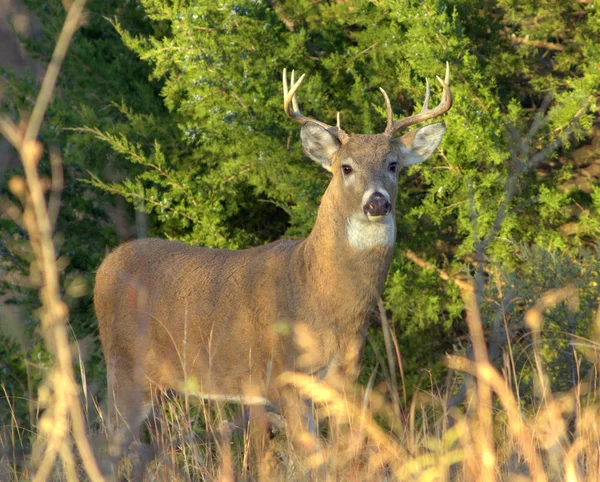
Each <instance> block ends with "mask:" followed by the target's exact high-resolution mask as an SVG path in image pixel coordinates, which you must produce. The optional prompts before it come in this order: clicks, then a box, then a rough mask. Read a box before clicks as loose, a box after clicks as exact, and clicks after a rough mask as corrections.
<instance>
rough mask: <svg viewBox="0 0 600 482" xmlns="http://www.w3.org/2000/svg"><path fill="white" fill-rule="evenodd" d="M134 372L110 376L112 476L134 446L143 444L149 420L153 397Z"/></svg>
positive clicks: (109, 446) (113, 373) (110, 453)
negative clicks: (142, 435) (143, 428)
mask: <svg viewBox="0 0 600 482" xmlns="http://www.w3.org/2000/svg"><path fill="white" fill-rule="evenodd" d="M130 373H132V371H130V370H127V369H125V370H120V371H119V370H115V369H114V365H113V369H109V373H108V433H109V437H108V452H109V459H110V466H111V472H113V473H114V474H116V473H117V472H118V467H119V462H120V460H121V457H122V456H123V455H124V454H125V452H126V451H127V449H128V448H129V446H130V445H131V444H132V442H137V443H139V440H140V428H141V425H142V422H143V421H144V419H145V418H146V417H147V416H148V413H149V408H150V403H149V402H150V401H151V398H150V394H149V392H148V391H147V390H146V389H145V387H143V386H142V385H141V383H136V381H137V380H136V378H137V377H134V376H131V375H129V374H130Z"/></svg>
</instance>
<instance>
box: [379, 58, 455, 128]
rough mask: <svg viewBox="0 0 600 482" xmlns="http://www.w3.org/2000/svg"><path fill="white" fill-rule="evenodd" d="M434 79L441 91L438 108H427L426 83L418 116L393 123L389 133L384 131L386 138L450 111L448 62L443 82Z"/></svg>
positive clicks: (450, 97)
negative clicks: (423, 98)
mask: <svg viewBox="0 0 600 482" xmlns="http://www.w3.org/2000/svg"><path fill="white" fill-rule="evenodd" d="M436 79H437V80H438V82H439V83H440V84H441V85H442V89H443V92H442V100H441V101H440V103H439V104H438V106H437V107H434V108H433V109H430V108H429V96H430V90H429V81H428V82H427V89H426V93H425V102H423V108H422V109H421V112H420V113H419V114H416V115H412V116H410V117H405V118H404V119H400V120H399V121H396V122H394V124H393V126H392V129H391V133H390V132H388V129H386V130H385V134H386V135H387V136H390V137H391V136H392V135H394V133H396V132H397V131H399V130H400V129H403V128H405V127H409V126H412V125H415V124H418V123H420V122H424V121H426V120H429V119H433V118H434V117H438V116H440V115H442V114H444V113H445V112H448V110H450V107H452V91H451V90H450V65H449V64H448V62H446V75H445V76H444V80H442V79H441V78H439V77H436Z"/></svg>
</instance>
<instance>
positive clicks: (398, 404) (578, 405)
mask: <svg viewBox="0 0 600 482" xmlns="http://www.w3.org/2000/svg"><path fill="white" fill-rule="evenodd" d="M84 3H85V2H84V1H81V0H76V1H75V2H73V3H72V6H71V7H70V10H69V14H68V17H67V20H66V23H65V26H64V29H63V33H62V34H61V37H60V38H59V40H58V43H57V47H56V50H55V54H54V57H53V60H52V62H51V64H50V66H49V68H48V72H47V74H46V77H45V79H44V83H43V85H42V88H41V93H40V96H39V98H38V101H37V103H36V106H35V109H34V111H33V113H32V115H31V117H30V118H29V122H28V123H27V124H26V126H25V127H24V128H23V129H19V128H17V127H16V126H15V125H14V124H13V123H12V122H11V121H10V120H9V119H7V118H4V119H2V120H1V121H0V129H1V131H2V133H3V135H4V136H5V137H6V138H7V139H8V140H9V141H10V142H11V143H12V144H13V145H14V146H15V148H16V149H17V151H18V152H19V154H20V157H21V160H22V162H23V167H24V171H25V178H21V177H15V178H13V179H12V180H11V181H10V189H11V191H12V193H13V194H14V195H15V196H16V197H17V198H19V200H20V201H21V207H18V206H16V205H14V204H10V205H9V204H7V203H8V202H9V201H8V200H5V202H4V207H5V212H6V213H8V214H9V215H10V216H11V217H12V218H13V219H14V220H15V221H16V222H18V223H20V224H21V225H23V226H24V227H25V228H26V229H27V231H28V233H29V237H30V240H31V250H32V253H33V254H34V261H33V265H32V271H34V272H37V273H39V275H40V280H41V283H40V298H41V301H42V304H43V308H42V315H41V319H42V330H43V333H44V336H45V340H46V343H47V346H48V348H49V350H50V351H51V352H52V353H53V354H54V355H55V358H56V364H55V368H54V369H53V370H52V371H51V372H50V373H49V374H48V378H47V380H46V381H45V383H44V384H43V385H42V386H41V387H40V389H39V393H38V397H37V398H38V400H39V404H40V405H41V406H42V407H43V409H44V410H43V413H42V415H41V416H40V417H39V418H38V420H37V424H36V430H37V433H36V434H35V439H36V441H35V443H34V450H33V454H32V455H27V456H25V457H23V456H22V454H20V453H17V449H16V447H21V446H23V441H22V440H21V437H22V436H23V433H24V430H23V428H22V427H19V425H18V422H17V420H16V417H15V419H14V423H13V424H12V425H11V426H9V427H4V429H3V431H2V432H1V433H0V449H1V450H2V452H1V454H2V455H1V457H0V468H1V472H0V479H2V480H21V479H29V478H31V479H32V480H34V481H43V480H66V481H73V480H79V479H89V480H95V481H100V480H105V479H106V476H105V475H103V474H102V472H101V470H100V467H101V466H103V465H104V464H105V463H106V460H107V458H108V456H107V451H106V440H105V433H106V427H105V424H104V418H103V411H102V410H101V409H100V408H99V406H96V410H95V411H94V413H88V412H84V410H83V408H82V397H83V394H84V393H87V387H85V385H84V386H81V385H79V384H78V383H77V382H76V377H75V373H74V367H73V362H72V360H73V353H72V350H71V347H70V345H69V338H68V332H67V326H68V325H67V323H68V309H67V307H66V305H65V303H64V302H63V301H62V299H61V294H60V289H59V287H60V284H59V275H58V273H59V270H58V268H57V266H56V251H55V248H54V244H53V225H52V224H53V221H54V220H55V219H56V215H57V209H58V203H59V195H60V190H61V182H62V177H61V174H60V173H61V170H60V157H59V155H58V153H57V152H51V153H50V155H51V159H52V165H53V176H52V180H51V182H49V183H48V182H45V181H44V180H42V179H40V177H39V174H38V170H37V166H38V163H39V161H40V159H41V157H42V155H43V147H42V145H41V144H40V143H39V142H38V141H37V140H36V137H37V134H38V131H39V128H40V125H41V122H42V119H43V117H44V113H45V110H46V107H47V105H48V102H49V100H50V98H51V95H52V91H53V88H54V84H55V82H56V77H57V75H58V71H59V69H60V64H61V62H62V59H63V58H64V56H65V54H66V51H67V47H68V44H69V42H70V39H71V37H72V35H73V33H74V32H75V30H76V28H77V27H78V25H79V24H80V21H81V18H82V14H83V5H84ZM407 256H408V257H409V258H410V259H412V260H413V261H414V262H415V263H417V264H419V265H420V266H422V267H423V268H424V269H433V268H432V266H430V265H429V264H428V263H427V262H426V261H424V260H421V259H420V258H419V257H418V256H416V255H415V254H414V253H407ZM439 275H440V276H441V277H442V278H444V279H447V280H448V281H451V282H455V283H457V285H458V286H459V287H460V289H461V293H462V296H463V301H464V303H465V308H466V314H467V316H466V321H467V324H468V328H469V331H470V334H471V340H472V343H473V355H474V356H473V360H471V359H468V358H465V357H459V356H449V357H448V358H447V360H446V364H447V367H448V368H450V369H451V370H453V372H454V376H455V378H456V380H457V381H456V385H458V384H463V386H465V387H466V390H465V391H464V397H460V398H459V403H457V402H450V395H451V394H450V393H449V394H447V396H444V397H440V396H438V395H436V393H437V392H433V391H432V392H430V393H424V392H418V393H417V394H416V395H414V396H413V398H412V399H411V400H404V401H402V400H401V399H400V395H399V393H400V391H399V389H398V386H397V380H400V381H401V382H402V384H404V377H403V373H402V371H401V367H402V360H401V356H400V353H399V351H398V344H397V342H396V339H395V335H394V333H393V331H392V330H391V329H390V326H389V324H388V322H387V318H386V314H385V309H384V306H383V302H380V303H379V312H380V317H381V321H382V329H383V333H384V339H385V343H386V354H387V364H388V367H387V372H386V373H385V375H386V379H387V380H389V384H388V386H390V387H391V390H389V389H386V390H383V391H379V390H378V389H377V388H375V387H374V380H375V375H376V374H375V373H373V374H372V376H371V377H370V381H369V383H368V384H367V386H366V387H362V386H355V385H352V384H347V383H346V384H345V383H339V384H337V385H336V388H333V387H331V386H327V385H325V384H323V383H321V382H319V381H317V380H315V379H314V378H312V377H310V376H307V375H304V374H300V373H292V372H289V373H285V374H283V375H282V376H281V377H280V378H279V379H278V380H277V381H276V383H279V384H281V385H282V386H288V387H291V388H293V389H294V390H295V391H296V393H298V394H299V395H300V396H301V397H302V398H305V399H307V400H312V402H314V404H315V405H316V413H317V419H318V422H319V431H318V435H317V436H315V435H314V434H313V433H310V432H308V431H306V432H304V433H300V434H296V440H300V442H301V443H300V447H299V446H298V444H296V445H292V443H291V442H290V439H291V437H288V436H286V429H285V425H283V427H282V429H281V431H280V432H279V433H277V434H275V436H273V437H268V434H267V426H268V420H272V419H273V418H274V417H273V416H272V415H268V414H266V413H265V412H264V411H262V410H260V409H253V410H251V417H250V420H249V421H248V420H243V421H242V422H239V421H238V422H237V425H239V426H240V427H236V426H235V425H236V424H235V423H232V422H226V420H227V419H229V418H231V417H232V416H233V415H234V414H235V412H236V409H235V408H232V407H231V406H223V405H220V404H215V403H210V402H204V401H199V400H196V399H194V398H192V397H188V396H185V395H183V396H179V397H175V398H172V399H169V400H168V401H167V402H165V403H161V404H158V405H156V407H155V415H156V417H155V423H154V425H155V427H154V428H156V427H159V428H160V430H152V431H151V432H150V433H151V435H150V437H152V440H151V442H152V445H153V446H154V447H156V450H157V456H156V457H155V458H154V460H153V461H151V462H149V463H147V464H144V463H143V459H144V457H143V455H144V452H145V451H146V450H147V448H148V447H149V446H145V445H143V444H137V445H136V446H134V447H132V450H131V451H130V454H129V456H128V457H124V459H123V461H122V463H121V466H120V468H119V470H120V474H121V476H123V477H125V478H128V479H141V478H142V477H145V478H146V480H219V481H230V480H231V481H233V480H306V479H307V478H313V479H317V480H356V481H369V480H398V481H404V480H406V481H408V480H410V481H413V480H419V481H421V480H422V481H445V480H457V481H458V480H464V481H477V480H481V481H492V480H514V481H525V480H535V481H540V482H541V481H548V480H567V481H573V482H575V481H582V482H583V481H587V482H597V481H598V480H600V411H599V405H598V379H599V377H598V370H597V363H598V348H599V345H598V343H597V342H593V341H590V342H589V346H590V347H592V349H591V350H587V353H588V357H589V358H590V359H589V360H588V361H589V362H590V363H591V364H592V369H591V370H590V371H589V372H588V373H581V374H578V379H579V380H580V382H579V383H577V384H575V385H574V386H573V387H572V388H571V390H569V391H568V392H566V393H552V391H551V389H550V386H549V383H548V376H547V375H546V373H545V370H544V365H543V362H542V357H541V355H540V353H539V346H540V332H541V329H542V326H543V315H544V312H545V310H546V309H548V308H551V307H552V306H555V305H556V304H557V303H561V302H565V301H567V302H568V301H569V300H571V299H573V298H574V297H576V294H577V293H576V290H575V289H574V288H573V287H571V286H567V287H565V288H563V289H560V290H555V291H552V292H548V293H546V294H544V295H543V296H542V297H541V298H540V300H539V301H538V302H537V303H536V305H535V306H534V307H533V308H532V309H531V310H529V311H528V312H527V313H526V315H525V317H524V321H525V323H526V325H527V328H528V329H529V330H530V333H531V335H532V339H533V349H532V355H533V356H532V368H533V372H534V373H535V377H536V379H537V385H536V386H537V387H538V393H537V396H536V398H535V403H534V404H533V405H532V404H529V405H525V404H524V403H523V402H522V401H521V400H520V399H519V397H518V395H517V394H518V388H519V387H518V384H517V383H516V382H515V380H516V377H512V374H513V367H514V363H513V362H512V360H511V359H510V356H509V357H507V358H505V367H503V369H502V370H498V369H497V368H496V367H494V366H493V365H492V364H491V363H490V361H489V358H488V353H487V347H486V341H485V337H484V332H483V328H482V321H481V316H480V312H479V306H478V302H477V297H476V296H475V293H476V288H475V286H474V285H473V284H472V283H471V282H470V281H468V280H458V279H453V278H452V277H450V276H449V275H447V274H446V273H444V272H439ZM596 324H597V327H596V333H600V313H599V314H598V315H597V318H596ZM303 345H306V346H307V350H310V343H306V340H305V341H304V342H303ZM507 353H510V347H508V350H507ZM376 370H377V369H376ZM513 378H514V379H513ZM341 387H343V388H341ZM402 393H406V390H405V389H403V390H402ZM167 398H168V397H167ZM7 400H9V397H8V396H7ZM241 426H243V428H245V429H246V430H243V431H241V430H238V429H237V428H241ZM92 432H93V433H95V434H96V435H94V436H90V434H91V433H92ZM238 432H239V433H238ZM268 438H271V440H267V439H268ZM90 440H92V441H91V442H90Z"/></svg>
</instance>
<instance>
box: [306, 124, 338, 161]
mask: <svg viewBox="0 0 600 482" xmlns="http://www.w3.org/2000/svg"><path fill="white" fill-rule="evenodd" d="M300 138H301V139H302V147H303V148H304V152H306V154H308V156H309V157H310V158H311V159H312V160H313V161H316V162H318V163H319V164H321V166H322V167H324V168H325V169H327V170H328V171H329V172H331V156H332V155H333V154H335V153H336V152H337V151H338V149H339V148H340V142H339V141H338V140H337V139H336V138H335V137H334V136H332V135H331V134H330V133H329V132H328V131H327V130H325V129H324V128H323V127H321V126H319V125H317V124H315V123H314V122H307V123H306V124H304V125H303V126H302V129H301V130H300Z"/></svg>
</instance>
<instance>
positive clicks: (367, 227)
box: [346, 213, 396, 249]
mask: <svg viewBox="0 0 600 482" xmlns="http://www.w3.org/2000/svg"><path fill="white" fill-rule="evenodd" d="M346 234H347V236H348V242H349V243H350V246H352V247H353V248H356V249H370V248H374V247H375V246H393V244H394V240H395V238H396V223H395V222H394V218H393V217H392V215H391V214H388V215H387V216H385V217H384V218H383V220H382V221H369V220H368V219H367V217H366V216H365V215H364V214H363V213H360V215H358V216H357V215H352V216H350V217H349V218H348V222H347V223H346Z"/></svg>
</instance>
